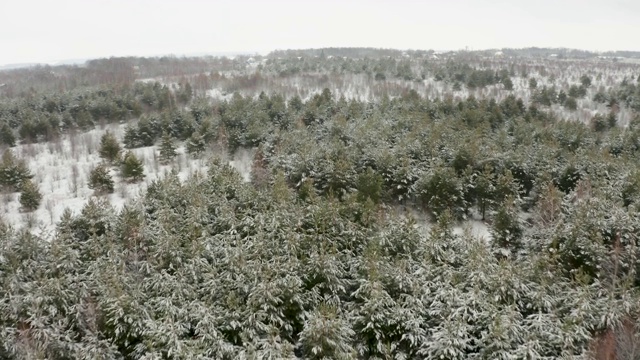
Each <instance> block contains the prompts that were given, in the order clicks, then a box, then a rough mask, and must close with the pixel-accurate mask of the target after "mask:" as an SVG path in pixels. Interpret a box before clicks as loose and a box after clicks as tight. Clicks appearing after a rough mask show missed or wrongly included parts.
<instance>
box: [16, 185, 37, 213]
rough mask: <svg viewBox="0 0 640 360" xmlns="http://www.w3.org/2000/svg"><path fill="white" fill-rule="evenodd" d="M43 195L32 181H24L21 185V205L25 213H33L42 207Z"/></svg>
mask: <svg viewBox="0 0 640 360" xmlns="http://www.w3.org/2000/svg"><path fill="white" fill-rule="evenodd" d="M40 201H42V194H41V193H40V190H39V189H38V186H37V185H36V184H34V183H33V182H31V180H24V181H23V182H22V184H21V185H20V205H21V206H22V209H23V210H24V211H33V210H36V209H37V208H38V207H39V206H40Z"/></svg>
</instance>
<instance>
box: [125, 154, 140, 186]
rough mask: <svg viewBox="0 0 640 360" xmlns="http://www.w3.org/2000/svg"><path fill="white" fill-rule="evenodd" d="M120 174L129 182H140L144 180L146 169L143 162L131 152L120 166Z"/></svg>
mask: <svg viewBox="0 0 640 360" xmlns="http://www.w3.org/2000/svg"><path fill="white" fill-rule="evenodd" d="M120 174H121V175H122V178H123V179H125V180H127V181H129V182H139V181H141V180H142V179H143V178H144V168H143V167H142V162H141V161H140V160H139V159H138V157H137V156H136V155H135V154H134V153H133V152H131V151H129V152H127V153H126V154H125V155H124V157H123V158H122V164H121V165H120Z"/></svg>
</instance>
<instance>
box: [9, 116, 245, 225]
mask: <svg viewBox="0 0 640 360" xmlns="http://www.w3.org/2000/svg"><path fill="white" fill-rule="evenodd" d="M125 126H126V124H112V125H107V126H104V127H101V128H96V129H93V130H91V131H89V132H86V133H77V134H67V135H64V136H62V137H61V138H60V139H59V140H57V141H55V142H48V143H39V144H25V145H18V146H16V147H15V148H13V149H12V150H13V152H14V154H15V155H16V156H17V157H19V158H22V159H24V160H25V161H26V162H27V165H28V166H29V169H30V170H31V173H32V174H33V175H34V178H33V181H34V183H35V184H37V185H38V187H39V188H40V192H41V193H42V202H41V203H40V207H39V208H38V209H37V210H35V211H33V212H29V213H27V212H22V211H21V210H20V202H19V198H20V194H19V193H18V192H14V193H4V194H2V195H1V196H2V199H1V200H2V201H0V217H1V218H2V219H3V220H4V221H5V222H6V223H8V224H10V225H12V226H14V227H15V228H24V227H27V228H30V229H31V231H32V232H33V233H34V234H39V235H42V236H44V237H48V236H50V235H52V234H53V232H54V231H55V225H56V223H57V222H58V220H59V219H60V217H61V216H62V214H63V212H64V210H65V209H67V208H69V209H70V210H71V211H72V212H73V213H74V214H78V213H79V212H80V211H81V210H82V208H83V207H84V205H85V204H86V203H87V201H88V200H89V199H90V198H91V197H92V196H94V191H93V190H91V189H89V186H88V179H89V174H90V172H91V170H92V169H93V168H94V167H95V166H97V165H98V164H99V163H101V159H100V157H99V155H98V148H99V145H100V138H101V137H102V135H103V134H104V133H105V132H106V131H107V130H109V131H111V132H112V133H114V134H115V135H116V137H117V138H118V139H119V140H120V141H121V140H122V137H123V134H124V129H125ZM177 145H178V148H177V153H178V155H177V156H176V159H175V161H174V162H173V163H172V164H169V165H161V164H160V163H159V161H158V153H157V151H158V150H157V147H156V146H150V147H144V148H138V149H133V150H132V151H133V152H134V153H135V154H136V156H137V157H138V158H139V159H140V160H141V161H142V163H143V165H144V173H145V178H144V180H143V181H141V182H139V183H133V184H132V183H128V182H125V181H123V180H122V179H121V178H120V176H119V170H118V169H117V168H112V169H111V175H112V177H113V180H114V182H115V192H114V193H112V194H108V195H102V196H103V197H106V198H107V199H108V200H109V202H110V203H111V204H112V205H113V207H114V208H115V209H116V210H119V209H121V208H122V206H123V205H124V204H125V203H126V202H127V201H129V200H132V199H135V198H136V197H138V196H140V195H141V194H142V193H143V192H144V191H145V190H146V189H147V187H148V186H149V184H150V183H151V182H152V181H154V180H156V179H158V178H160V177H162V176H164V175H165V174H166V173H168V172H170V171H171V170H172V169H175V170H176V171H177V172H178V176H179V177H180V179H181V180H185V179H186V178H187V177H188V176H189V175H190V174H192V173H194V172H195V171H201V172H206V171H207V162H208V159H209V158H210V156H212V155H214V154H211V153H207V154H205V156H202V157H201V158H199V159H194V158H191V157H190V156H189V155H188V154H186V152H185V149H184V146H183V145H182V144H177ZM217 155H222V154H217ZM252 162H253V152H252V151H251V150H244V149H243V150H240V151H238V152H237V153H236V154H233V156H231V159H230V161H229V164H230V165H231V166H233V167H234V168H236V170H238V172H240V173H241V174H242V176H243V178H244V180H245V181H249V179H250V174H251V164H252Z"/></svg>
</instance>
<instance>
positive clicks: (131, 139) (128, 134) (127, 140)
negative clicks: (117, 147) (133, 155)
mask: <svg viewBox="0 0 640 360" xmlns="http://www.w3.org/2000/svg"><path fill="white" fill-rule="evenodd" d="M140 146H141V145H140V139H139V138H138V132H137V130H136V129H135V128H134V127H133V126H128V125H127V127H126V129H125V130H124V147H125V148H127V149H133V148H137V147H140Z"/></svg>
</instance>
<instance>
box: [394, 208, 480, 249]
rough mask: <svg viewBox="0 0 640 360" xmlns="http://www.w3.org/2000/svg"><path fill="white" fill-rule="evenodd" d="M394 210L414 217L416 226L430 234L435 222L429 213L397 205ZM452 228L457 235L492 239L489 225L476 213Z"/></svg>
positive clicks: (405, 215) (404, 215)
mask: <svg viewBox="0 0 640 360" xmlns="http://www.w3.org/2000/svg"><path fill="white" fill-rule="evenodd" d="M394 212H395V214H396V215H398V216H400V217H403V218H406V219H409V218H412V219H413V220H415V225H414V226H415V228H416V229H418V230H419V231H420V233H421V234H423V235H425V236H426V235H429V232H430V230H431V228H432V227H433V222H431V220H430V217H429V215H428V214H427V213H425V212H423V211H421V210H418V209H414V208H408V207H404V206H398V207H395V210H394ZM452 230H453V233H454V234H455V235H459V236H460V235H466V236H471V237H473V238H475V239H478V240H484V241H486V243H487V244H489V243H490V242H491V239H492V236H491V232H490V231H489V225H488V224H487V223H485V222H484V221H482V220H481V217H480V216H479V215H478V214H475V213H474V214H472V217H471V218H470V219H467V220H464V221H460V222H457V223H456V224H454V226H453V229H452Z"/></svg>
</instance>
